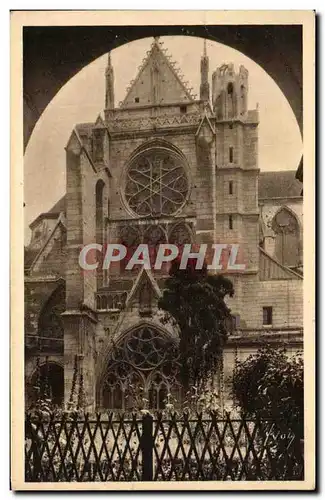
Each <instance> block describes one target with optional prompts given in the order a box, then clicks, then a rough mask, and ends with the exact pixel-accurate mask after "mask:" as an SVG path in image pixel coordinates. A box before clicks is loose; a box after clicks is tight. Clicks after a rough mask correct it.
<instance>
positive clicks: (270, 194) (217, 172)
mask: <svg viewBox="0 0 325 500" xmlns="http://www.w3.org/2000/svg"><path fill="white" fill-rule="evenodd" d="M199 70H200V72H201V85H200V95H199V97H196V96H194V95H193V93H192V89H190V88H189V87H188V84H187V83H186V82H184V81H183V78H182V76H181V75H180V72H179V70H178V69H177V67H176V65H175V63H174V62H172V61H171V58H170V56H169V55H168V54H167V53H166V51H165V49H164V48H163V44H162V43H161V42H160V41H159V39H155V40H154V41H153V43H152V45H151V48H150V50H149V51H148V52H147V54H146V57H145V59H144V60H143V62H142V64H141V66H140V67H139V70H138V74H137V77H136V78H135V80H134V81H132V82H131V83H130V86H129V88H128V90H127V93H126V96H125V99H124V101H123V102H121V103H120V104H119V105H118V106H116V105H115V102H114V70H113V67H112V64H111V59H110V56H108V63H107V69H106V73H105V79H106V95H105V109H104V113H103V116H99V117H98V118H97V119H96V120H95V121H94V122H93V123H83V124H79V125H76V126H75V128H74V130H73V131H72V133H71V136H70V139H69V141H68V143H67V146H66V195H65V196H64V198H62V199H61V200H60V201H59V202H58V203H57V204H56V205H55V206H54V207H53V208H52V209H51V210H50V211H49V212H47V213H42V214H40V215H39V217H37V219H36V220H35V221H33V222H32V224H31V225H30V228H31V232H32V235H31V241H30V244H29V246H28V247H27V248H25V353H26V354H25V376H26V401H27V404H28V403H29V402H30V401H31V400H32V399H33V397H35V391H34V386H35V383H36V382H35V381H36V378H37V377H40V378H41V379H42V380H44V378H45V377H46V379H47V383H48V384H49V386H50V388H51V391H52V396H53V400H54V401H55V402H56V403H62V401H63V400H65V401H68V400H69V398H70V395H71V388H72V385H73V384H74V383H76V380H74V379H75V378H76V373H78V380H79V381H80V380H82V384H83V391H84V404H85V407H86V409H87V410H88V411H93V410H95V409H97V410H98V409H104V408H106V409H107V408H114V409H131V408H132V407H133V406H132V405H135V404H136V403H135V401H134V398H135V397H136V396H135V393H134V392H132V391H131V389H130V388H135V389H136V390H137V388H139V387H141V388H142V389H141V391H142V396H143V397H145V398H146V399H147V400H148V402H149V403H148V405H149V406H150V407H151V408H156V409H158V408H162V406H163V401H164V399H165V397H166V395H167V393H168V392H172V393H173V394H174V395H175V397H176V398H178V399H179V398H181V387H180V385H179V383H178V379H177V361H175V359H173V352H174V351H173V346H175V342H177V340H176V339H177V335H176V332H175V331H174V330H173V327H171V326H166V325H164V324H163V323H162V322H161V313H160V312H159V310H158V309H157V300H158V298H159V296H160V295H161V293H162V291H163V288H164V281H165V278H166V275H165V274H164V272H162V271H150V270H144V269H139V268H137V269H135V270H133V271H128V270H126V269H125V265H126V263H127V257H126V258H125V259H124V260H123V261H122V262H120V263H119V264H116V265H114V266H112V267H111V268H110V269H109V270H102V268H101V267H100V266H99V267H98V269H97V270H95V271H85V270H83V269H81V267H80V265H79V255H80V251H81V249H82V248H84V247H85V245H87V244H91V243H94V242H96V243H98V244H99V245H103V247H104V248H105V246H106V245H107V244H109V243H113V242H117V243H123V244H124V245H126V246H127V247H128V248H135V247H136V246H137V245H138V244H139V243H148V244H149V245H150V246H151V247H152V248H156V246H157V245H158V244H159V243H177V244H179V245H183V244H184V243H193V244H194V243H207V244H213V243H225V244H227V243H229V244H233V243H236V244H238V245H239V247H240V248H241V249H242V252H243V254H242V259H243V261H244V263H245V269H241V270H238V271H231V273H230V272H229V273H228V274H229V278H230V279H231V280H232V281H233V284H234V289H235V296H234V297H233V298H231V299H229V300H228V302H229V306H230V308H231V311H232V315H233V324H232V327H231V331H230V334H229V340H228V343H227V347H226V348H225V351H224V360H223V373H222V374H220V376H219V377H218V387H217V391H218V392H219V395H220V401H221V404H223V403H224V402H225V400H227V385H228V384H229V380H230V378H231V375H232V372H233V367H234V363H235V359H236V358H237V359H244V358H245V357H247V356H248V355H249V354H250V353H252V352H254V351H256V349H257V348H258V347H259V345H261V342H263V341H264V340H268V341H269V342H272V343H274V344H275V345H276V344H279V343H281V342H285V343H286V345H287V347H288V350H289V351H291V352H295V351H296V350H300V349H302V340H303V330H302V327H303V316H302V314H303V291H302V284H303V279H302V215H303V214H302V209H303V204H302V196H301V184H300V183H299V181H297V180H295V172H289V171H282V172H267V173H261V172H260V170H259V165H258V154H257V141H258V122H259V117H258V109H254V110H249V109H247V102H248V85H249V75H248V72H247V70H246V69H245V68H244V67H243V66H240V68H239V70H238V71H237V70H235V68H234V66H233V65H232V64H223V65H222V66H220V67H219V68H217V69H216V70H215V71H214V72H213V74H212V85H210V80H209V59H208V56H207V53H206V47H205V46H204V51H203V54H202V58H201V61H200V68H198V71H199ZM225 273H226V275H227V271H225ZM45 371H46V373H45ZM74 375H75V377H74Z"/></svg>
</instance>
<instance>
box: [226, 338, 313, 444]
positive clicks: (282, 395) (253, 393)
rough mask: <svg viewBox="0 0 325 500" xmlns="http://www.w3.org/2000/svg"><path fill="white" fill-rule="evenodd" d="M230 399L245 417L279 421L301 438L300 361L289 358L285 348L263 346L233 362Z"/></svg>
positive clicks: (301, 389) (301, 373)
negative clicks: (231, 398) (232, 399)
mask: <svg viewBox="0 0 325 500" xmlns="http://www.w3.org/2000/svg"><path fill="white" fill-rule="evenodd" d="M233 397H234V399H235V400H236V401H237V402H238V404H239V406H240V408H241V410H242V412H243V413H245V414H246V415H247V416H249V417H258V418H271V419H279V418H281V419H282V420H283V422H284V424H285V425H286V426H289V427H292V426H294V428H295V433H298V434H299V435H300V437H303V415H304V398H303V359H302V357H301V356H300V355H299V354H297V355H295V356H294V357H291V358H289V357H288V355H287V354H286V351H285V348H275V347H273V346H270V345H265V346H263V347H262V348H260V349H259V350H258V351H257V353H256V354H252V355H250V356H249V357H248V358H247V359H246V360H245V361H243V362H241V363H240V362H237V363H236V367H235V374H234V378H233Z"/></svg>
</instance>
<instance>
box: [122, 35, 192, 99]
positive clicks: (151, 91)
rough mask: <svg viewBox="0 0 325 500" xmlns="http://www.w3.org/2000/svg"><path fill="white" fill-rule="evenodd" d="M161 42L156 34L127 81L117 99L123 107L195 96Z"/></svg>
mask: <svg viewBox="0 0 325 500" xmlns="http://www.w3.org/2000/svg"><path fill="white" fill-rule="evenodd" d="M162 46H163V43H162V42H159V40H158V37H156V38H155V40H154V41H153V43H152V45H151V49H150V50H149V51H148V52H147V55H146V57H145V58H144V59H143V61H142V64H141V65H140V67H139V69H138V74H137V76H136V77H135V79H134V80H132V81H131V82H130V85H129V87H128V89H127V92H126V96H125V98H124V100H123V102H122V103H120V106H121V107H122V108H125V107H129V106H132V107H133V106H146V105H150V104H164V103H165V104H169V103H179V102H189V101H190V102H192V101H194V100H195V96H194V95H192V89H191V88H189V87H188V85H187V83H188V82H184V81H183V78H182V76H181V74H180V70H179V69H177V68H176V63H175V62H172V61H171V60H170V59H171V57H170V56H169V55H167V54H166V49H163V48H162ZM155 80H156V81H155ZM158 89H159V91H158Z"/></svg>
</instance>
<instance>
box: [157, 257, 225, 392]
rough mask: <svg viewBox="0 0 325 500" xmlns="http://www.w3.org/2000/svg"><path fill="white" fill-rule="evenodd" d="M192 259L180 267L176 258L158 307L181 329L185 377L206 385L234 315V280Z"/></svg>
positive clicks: (184, 382)
mask: <svg viewBox="0 0 325 500" xmlns="http://www.w3.org/2000/svg"><path fill="white" fill-rule="evenodd" d="M195 265H196V260H195V259H189V261H188V265H187V268H186V269H180V258H178V259H175V260H174V261H173V263H172V265H171V268H170V271H169V278H168V279H167V280H166V283H165V290H164V293H163V296H162V297H161V299H160V300H159V302H158V307H159V308H160V309H162V310H163V311H165V313H166V314H165V315H164V319H163V321H165V322H167V321H170V320H172V321H173V323H174V324H175V325H177V327H178V332H179V355H180V364H181V379H182V383H183V385H184V387H185V389H187V388H188V387H189V385H190V384H191V385H196V386H204V385H205V383H206V382H207V380H209V378H210V377H211V376H212V375H213V373H214V372H215V370H216V368H217V366H218V364H219V362H220V354H221V353H222V348H223V346H224V345H225V342H226V339H227V333H228V331H227V320H229V319H231V316H230V309H229V308H228V307H227V305H226V303H225V297H226V296H227V295H228V296H233V294H234V289H233V285H232V282H231V281H230V280H229V279H227V278H225V277H224V276H222V275H210V274H209V273H208V271H207V266H206V265H204V266H203V268H202V269H199V270H196V269H195Z"/></svg>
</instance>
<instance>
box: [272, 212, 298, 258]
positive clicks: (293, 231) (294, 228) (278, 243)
mask: <svg viewBox="0 0 325 500" xmlns="http://www.w3.org/2000/svg"><path fill="white" fill-rule="evenodd" d="M272 229H273V231H274V233H275V257H276V259H277V260H278V261H279V262H280V263H281V264H283V265H285V266H288V267H296V266H298V265H299V264H300V231H299V223H298V220H297V217H296V216H295V214H294V213H293V212H291V210H289V209H287V208H286V207H283V208H281V210H279V211H278V212H277V213H276V215H275V216H274V218H273V221H272Z"/></svg>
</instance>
